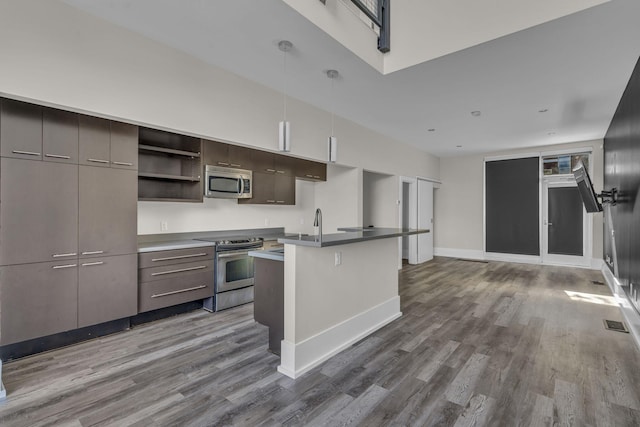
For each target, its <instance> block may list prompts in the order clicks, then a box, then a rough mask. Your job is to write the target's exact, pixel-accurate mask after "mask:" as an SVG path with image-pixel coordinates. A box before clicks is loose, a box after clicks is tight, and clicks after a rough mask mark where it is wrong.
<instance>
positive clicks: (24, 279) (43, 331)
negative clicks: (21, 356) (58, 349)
mask: <svg viewBox="0 0 640 427" xmlns="http://www.w3.org/2000/svg"><path fill="white" fill-rule="evenodd" d="M0 310H1V311H0V344H2V345H6V344H12V343H16V342H20V341H26V340H29V339H32V338H38V337H42V336H45V335H51V334H55V333H58V332H63V331H68V330H71V329H75V328H76V327H77V324H78V264H77V260H66V261H60V262H42V263H36V264H22V265H11V266H5V267H0Z"/></svg>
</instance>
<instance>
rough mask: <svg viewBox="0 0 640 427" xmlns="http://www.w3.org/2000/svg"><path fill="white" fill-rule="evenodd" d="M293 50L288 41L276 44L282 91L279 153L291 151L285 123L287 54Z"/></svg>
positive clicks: (287, 125)
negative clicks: (280, 67)
mask: <svg viewBox="0 0 640 427" xmlns="http://www.w3.org/2000/svg"><path fill="white" fill-rule="evenodd" d="M291 48H293V44H292V43H291V42H290V41H288V40H281V41H280V42H279V43H278V49H280V50H281V51H282V53H283V58H284V59H283V71H284V72H283V76H284V81H283V89H282V104H283V114H282V121H281V122H280V124H279V126H278V148H279V149H280V151H285V152H286V151H290V150H291V126H290V124H289V122H288V121H287V52H289V51H290V50H291Z"/></svg>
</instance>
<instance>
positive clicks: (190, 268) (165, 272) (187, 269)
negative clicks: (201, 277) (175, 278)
mask: <svg viewBox="0 0 640 427" xmlns="http://www.w3.org/2000/svg"><path fill="white" fill-rule="evenodd" d="M203 268H207V266H206V265H199V266H197V267H188V268H179V269H177V270H168V271H158V272H157V273H151V275H152V276H162V275H164V274H171V273H182V272H183V271H193V270H202V269H203Z"/></svg>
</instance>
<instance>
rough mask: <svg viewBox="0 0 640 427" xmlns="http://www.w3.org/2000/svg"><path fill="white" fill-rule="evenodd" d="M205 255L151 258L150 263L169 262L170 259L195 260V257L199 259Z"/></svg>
mask: <svg viewBox="0 0 640 427" xmlns="http://www.w3.org/2000/svg"><path fill="white" fill-rule="evenodd" d="M206 255H207V253H206V252H201V253H199V254H192V255H177V256H168V257H164V258H151V262H157V261H169V260H172V259H184V258H195V257H199V256H206Z"/></svg>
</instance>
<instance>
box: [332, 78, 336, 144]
mask: <svg viewBox="0 0 640 427" xmlns="http://www.w3.org/2000/svg"><path fill="white" fill-rule="evenodd" d="M333 80H334V79H331V136H333V124H334V117H333V116H334V112H333V110H334V108H335V105H336V94H335V92H334V91H333Z"/></svg>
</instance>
